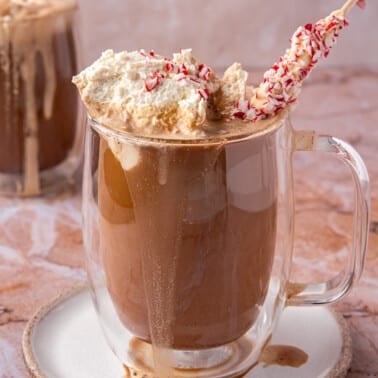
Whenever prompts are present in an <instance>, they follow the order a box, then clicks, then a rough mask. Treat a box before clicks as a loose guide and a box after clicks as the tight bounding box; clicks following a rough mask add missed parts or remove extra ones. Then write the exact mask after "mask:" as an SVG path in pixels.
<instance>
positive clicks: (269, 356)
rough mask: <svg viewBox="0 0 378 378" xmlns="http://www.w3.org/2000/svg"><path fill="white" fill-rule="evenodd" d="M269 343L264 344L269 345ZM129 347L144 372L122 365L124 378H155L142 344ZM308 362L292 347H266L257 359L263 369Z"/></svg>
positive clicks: (134, 341)
mask: <svg viewBox="0 0 378 378" xmlns="http://www.w3.org/2000/svg"><path fill="white" fill-rule="evenodd" d="M269 341H270V340H268V342H267V343H266V344H269ZM132 344H133V345H131V349H134V352H135V355H134V356H133V357H134V359H136V360H137V361H138V363H139V364H142V365H141V366H143V364H144V365H145V366H144V369H145V370H144V371H142V370H139V369H135V368H129V367H127V366H126V365H123V368H124V370H125V375H124V378H156V377H155V376H153V375H152V372H151V370H150V368H149V367H148V363H147V364H146V361H143V360H144V359H145V358H146V357H147V358H151V356H148V353H147V354H146V350H145V346H144V345H143V344H144V342H143V341H141V340H138V339H136V338H135V339H133V341H132ZM307 361H308V354H307V353H306V352H305V351H303V350H302V349H300V348H297V347H295V346H293V345H279V344H277V345H266V346H265V347H264V348H263V351H262V352H261V354H260V357H259V359H258V363H259V364H262V366H263V367H264V368H266V367H269V366H272V365H278V366H282V367H291V368H299V367H301V366H303V365H304V364H305V363H306V362H307ZM256 365H257V364H254V365H253V367H252V368H251V369H249V370H248V371H247V372H244V373H243V375H242V376H245V374H247V373H248V372H249V371H251V370H253V368H254V367H256Z"/></svg>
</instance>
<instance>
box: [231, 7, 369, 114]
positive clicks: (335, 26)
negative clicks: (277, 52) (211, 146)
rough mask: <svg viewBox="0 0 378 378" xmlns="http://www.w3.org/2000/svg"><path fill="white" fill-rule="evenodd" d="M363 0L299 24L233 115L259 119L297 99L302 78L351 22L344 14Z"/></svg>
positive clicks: (324, 56) (306, 75) (326, 52)
mask: <svg viewBox="0 0 378 378" xmlns="http://www.w3.org/2000/svg"><path fill="white" fill-rule="evenodd" d="M355 5H358V6H360V7H364V5H365V2H364V0H348V1H347V2H346V3H345V4H344V6H343V7H342V8H341V9H339V10H337V11H335V12H332V13H331V14H330V15H329V16H328V17H326V18H324V19H321V20H319V21H318V22H316V23H315V24H307V25H305V26H301V27H299V28H298V29H297V30H296V32H295V33H294V35H293V36H292V38H291V40H290V41H291V47H290V48H289V49H288V50H286V53H285V55H284V56H282V57H281V58H280V59H279V62H278V63H276V64H274V65H273V66H272V67H271V68H270V69H269V70H268V71H267V72H265V74H264V79H263V82H262V83H261V84H260V85H259V87H257V88H256V90H255V92H254V94H253V96H252V98H251V99H249V100H248V99H241V100H239V101H238V102H237V104H236V107H235V109H234V112H233V114H232V116H233V117H234V118H240V119H243V120H250V121H258V120H261V119H265V118H267V117H268V116H271V115H275V114H277V113H278V112H279V111H280V110H282V109H284V108H286V107H287V106H289V105H290V104H293V103H295V102H296V101H297V97H298V95H299V92H300V89H301V87H302V84H303V81H304V80H305V79H306V78H307V77H308V75H309V74H310V72H311V71H312V69H313V68H314V66H315V65H316V64H317V63H318V61H319V59H320V58H326V57H327V56H328V54H329V53H330V50H331V49H332V47H333V46H334V44H335V43H336V39H337V37H338V36H339V32H340V31H341V30H342V29H344V27H346V26H347V25H348V21H347V20H346V19H345V16H346V15H347V14H348V12H349V11H350V10H351V9H352V8H353V7H354V6H355Z"/></svg>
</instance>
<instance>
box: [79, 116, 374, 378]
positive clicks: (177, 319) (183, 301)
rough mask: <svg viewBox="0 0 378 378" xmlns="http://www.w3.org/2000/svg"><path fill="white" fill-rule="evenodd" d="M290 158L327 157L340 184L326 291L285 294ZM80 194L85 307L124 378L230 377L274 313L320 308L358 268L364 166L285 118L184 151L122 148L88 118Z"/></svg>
mask: <svg viewBox="0 0 378 378" xmlns="http://www.w3.org/2000/svg"><path fill="white" fill-rule="evenodd" d="M299 150H300V151H323V152H329V153H333V154H335V157H337V158H339V159H341V160H342V161H343V162H344V163H346V165H347V166H348V167H349V168H350V171H351V174H352V176H353V182H354V189H355V191H354V193H355V212H354V234H353V239H354V240H353V247H352V249H351V251H350V253H349V256H348V258H347V259H346V262H345V266H344V267H343V269H342V271H341V272H340V273H339V274H338V275H337V276H335V277H334V278H333V279H331V280H330V281H327V282H319V283H308V284H296V283H293V282H291V281H290V266H291V263H292V250H293V226H294V199H293V173H292V156H293V153H294V152H295V151H299ZM83 194H84V195H83V215H84V243H85V249H86V256H87V267H88V274H89V282H90V286H91V289H92V293H93V299H94V303H95V307H96V310H97V313H98V315H99V319H100V322H101V325H102V328H103V331H104V334H105V336H106V339H107V341H108V343H109V345H110V347H111V349H112V350H113V351H114V352H115V353H116V355H117V356H118V358H119V359H120V360H121V361H122V362H123V364H124V365H125V366H126V367H128V369H129V370H128V371H130V372H133V373H132V374H133V375H131V373H130V376H146V377H148V376H151V377H190V376H192V377H211V378H216V377H236V376H239V375H242V374H244V373H245V372H246V371H248V370H249V369H251V367H253V366H254V364H256V362H257V361H258V358H259V354H260V353H261V351H262V349H263V347H264V345H265V344H266V343H267V341H268V340H269V337H270V335H271V334H272V332H273V330H274V328H275V326H276V324H277V320H278V318H279V316H280V314H281V312H282V310H283V309H284V307H285V306H290V305H312V304H324V303H331V302H334V301H336V300H338V299H340V298H341V297H342V296H343V295H345V294H346V293H347V292H348V291H349V290H350V288H351V285H352V283H353V282H356V281H357V279H358V278H359V277H360V274H361V272H362V269H363V264H364V257H365V252H366V245H367V229H368V221H369V180H368V175H367V172H366V168H365V166H364V163H363V162H362V160H361V158H360V156H359V155H358V154H357V152H356V151H355V150H354V149H353V148H352V147H351V146H349V145H348V144H347V143H345V142H343V141H341V140H339V139H337V138H334V137H331V136H325V135H318V134H316V133H315V132H308V131H306V132H305V131H295V130H293V128H292V127H291V124H290V122H289V119H288V116H287V114H286V113H283V114H282V115H281V116H280V117H277V118H275V119H273V120H272V121H271V122H270V123H269V122H268V124H265V126H264V127H259V124H256V127H255V128H254V131H250V132H248V133H244V134H239V135H233V136H224V137H222V136H221V135H218V136H214V137H211V138H208V139H197V140H174V139H162V138H152V137H142V136H135V135H131V134H128V133H127V132H123V131H116V130H113V129H110V128H108V127H105V126H104V125H101V124H99V123H97V122H96V121H94V120H91V119H90V120H89V127H88V128H87V134H86V146H85V163H84V187H83ZM293 289H294V290H293ZM139 374H140V375H139Z"/></svg>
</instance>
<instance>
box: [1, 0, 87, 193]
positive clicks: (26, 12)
mask: <svg viewBox="0 0 378 378" xmlns="http://www.w3.org/2000/svg"><path fill="white" fill-rule="evenodd" d="M3 3H4V4H3ZM3 3H2V4H1V6H0V55H1V59H0V134H1V137H0V194H2V195H16V196H37V195H43V194H47V193H54V192H56V191H60V190H62V188H64V187H67V186H70V185H72V184H73V183H74V179H75V174H76V172H77V171H78V170H79V168H80V167H81V163H82V150H83V139H84V138H83V136H84V133H83V120H84V119H83V114H82V112H81V111H80V107H79V101H78V94H77V91H76V89H75V87H74V85H73V84H72V82H71V80H72V76H73V75H74V74H76V73H77V71H78V65H79V62H78V45H77V35H76V33H77V30H76V26H77V25H76V23H77V19H76V13H77V4H76V0H58V1H56V0H55V1H50V2H49V1H46V2H44V3H42V2H38V1H33V0H29V1H25V2H19V5H18V3H17V4H16V2H14V4H13V2H7V1H5V2H3ZM12 7H13V8H12Z"/></svg>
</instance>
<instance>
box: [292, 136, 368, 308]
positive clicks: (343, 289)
mask: <svg viewBox="0 0 378 378" xmlns="http://www.w3.org/2000/svg"><path fill="white" fill-rule="evenodd" d="M293 151H310V152H327V153H333V154H335V156H336V157H337V158H339V159H340V160H341V161H342V162H344V163H345V164H346V165H347V166H348V167H349V169H350V172H351V174H352V177H353V186H354V193H355V195H354V197H355V205H354V216H353V218H354V221H353V244H352V248H351V250H350V252H349V255H348V258H347V261H346V265H345V266H344V268H343V270H342V271H341V272H339V274H338V275H337V276H336V277H334V278H332V279H330V280H329V281H326V282H320V283H309V284H300V283H293V282H290V283H289V292H290V291H292V292H293V295H291V296H290V295H288V300H287V304H288V305H294V306H299V305H310V304H326V303H330V302H334V301H337V300H338V299H340V298H342V297H343V296H344V295H345V294H346V293H347V292H348V291H349V290H350V289H351V287H352V285H353V283H354V282H355V281H357V280H358V279H359V278H360V276H361V273H362V270H363V267H364V261H365V254H366V249H367V239H368V230H369V217H370V186H369V176H368V172H367V169H366V166H365V164H364V162H363V161H362V158H361V157H360V155H359V154H358V153H357V151H356V150H355V149H354V148H353V147H352V146H350V145H349V144H348V143H346V142H344V141H342V140H340V139H338V138H335V137H333V136H329V135H319V134H317V133H316V132H314V131H294V134H293Z"/></svg>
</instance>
